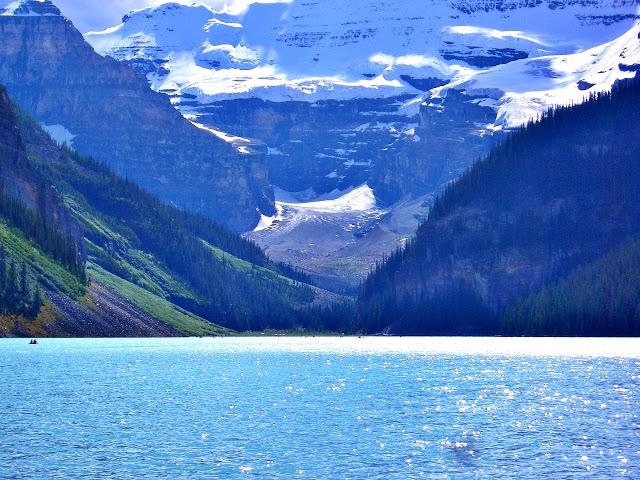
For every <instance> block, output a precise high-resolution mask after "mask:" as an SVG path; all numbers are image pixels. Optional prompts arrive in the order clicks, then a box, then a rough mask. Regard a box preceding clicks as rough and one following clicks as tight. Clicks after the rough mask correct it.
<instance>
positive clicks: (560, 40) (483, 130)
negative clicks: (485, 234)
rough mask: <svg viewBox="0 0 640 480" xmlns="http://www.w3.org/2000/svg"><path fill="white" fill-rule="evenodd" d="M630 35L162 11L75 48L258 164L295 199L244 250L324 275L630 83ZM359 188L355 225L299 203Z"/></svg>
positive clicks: (449, 8)
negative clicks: (131, 77)
mask: <svg viewBox="0 0 640 480" xmlns="http://www.w3.org/2000/svg"><path fill="white" fill-rule="evenodd" d="M639 19H640V0H518V1H510V0H475V1H461V0H426V1H421V2H404V1H397V0H396V1H392V0H351V1H349V2H344V1H338V0H322V1H309V0H304V1H303V0H292V1H291V2H289V3H271V4H269V3H255V4H252V5H250V7H249V8H248V9H247V10H246V11H244V12H242V13H239V14H227V13H216V12H214V11H213V10H211V9H209V8H207V7H204V6H198V5H194V6H184V5H179V4H171V3H169V4H165V5H162V6H159V7H155V8H150V9H146V10H140V11H136V12H132V13H130V14H128V15H127V16H125V17H124V19H123V22H122V24H120V25H117V26H115V27H113V28H110V29H107V30H105V31H103V32H90V33H88V34H86V38H87V40H88V41H89V43H91V44H92V45H93V47H94V48H95V49H96V50H97V51H98V52H99V53H101V54H102V55H109V56H112V57H114V58H116V59H118V60H120V61H122V62H125V63H128V64H131V65H133V66H134V67H135V68H136V69H137V70H138V71H139V72H141V73H143V74H145V75H146V76H147V79H148V81H149V83H150V85H151V86H152V88H153V89H154V90H156V91H159V92H163V93H166V94H167V95H169V96H170V97H171V99H172V102H173V104H174V106H176V108H178V109H179V110H180V111H181V112H182V113H183V115H185V116H186V117H187V118H189V119H190V120H191V121H192V122H194V123H196V124H198V125H199V126H200V127H202V128H207V129H210V131H214V132H216V133H217V134H218V135H219V137H220V138H223V139H226V140H227V141H229V142H230V143H233V144H234V146H235V147H236V148H237V149H238V150H240V151H241V150H242V149H249V150H259V151H263V152H264V153H265V154H267V159H268V168H269V178H270V180H271V182H272V183H273V184H274V185H275V186H276V187H278V188H279V189H280V191H281V192H282V191H285V192H298V193H297V194H293V195H294V197H296V198H297V199H298V200H296V201H295V202H286V201H283V200H280V202H279V204H278V205H279V208H280V209H281V213H282V215H276V216H274V217H269V220H266V224H264V223H263V224H261V225H260V226H259V227H260V228H259V229H258V230H259V231H257V232H253V233H252V234H251V236H252V238H254V239H256V241H257V242H258V243H259V244H260V245H262V246H263V247H265V248H267V249H268V250H269V252H270V254H271V255H272V256H274V258H278V259H282V260H287V261H292V262H294V263H296V264H297V265H302V266H304V267H305V268H307V270H310V271H313V270H314V269H313V265H316V266H317V265H320V264H323V265H324V267H322V268H321V269H320V270H323V271H324V272H325V273H326V272H334V271H339V270H341V268H342V267H343V266H344V265H346V264H348V265H354V264H356V263H357V261H356V260H357V259H358V258H359V256H360V257H366V258H367V262H368V261H369V260H370V259H372V258H374V257H375V256H376V255H377V256H378V257H379V256H380V255H381V254H382V253H383V252H385V251H389V250H391V249H393V248H394V246H396V245H398V244H399V242H402V241H403V240H404V239H406V238H407V236H410V235H411V234H412V233H413V231H414V230H415V228H416V226H417V224H418V222H419V221H420V219H422V218H424V215H425V214H426V212H427V211H428V208H429V206H430V202H431V199H432V198H433V195H434V194H437V193H438V192H439V191H440V190H441V189H442V188H443V186H444V185H446V184H447V183H448V182H450V181H451V180H453V179H455V178H457V177H458V176H459V175H460V174H461V173H462V172H464V170H465V169H467V168H468V167H469V165H470V164H471V163H472V162H473V161H475V160H476V159H478V158H480V157H482V156H483V155H484V154H486V153H487V152H488V151H489V149H490V148H491V146H492V145H493V144H494V143H495V141H496V139H497V138H499V136H500V132H501V131H503V130H504V129H508V128H512V127H514V126H517V125H519V124H521V123H523V122H526V121H527V120H529V119H531V118H535V117H536V116H538V115H539V114H540V113H541V112H543V111H544V110H546V109H548V108H550V107H552V106H554V105H558V104H566V103H571V102H580V101H582V99H584V98H586V97H587V96H588V95H589V94H591V93H593V92H598V91H602V90H606V89H609V88H611V86H612V85H613V84H614V83H615V81H616V80H618V79H621V78H627V77H629V76H633V75H635V73H636V71H637V70H638V65H640V58H639V54H638V49H639V45H638V43H639V39H638V26H637V23H638V20H639ZM362 185H367V186H368V187H370V188H371V194H372V195H373V198H374V199H375V205H374V206H373V207H371V208H368V209H365V210H364V211H359V212H344V211H340V212H333V213H332V212H322V214H318V212H317V211H316V210H314V209H313V208H312V207H311V208H310V207H308V206H305V205H304V204H305V202H311V203H312V204H313V202H315V201H317V200H318V199H322V198H324V197H326V196H327V195H329V196H331V197H332V198H333V197H335V198H337V199H339V198H341V195H343V194H345V193H344V192H347V193H346V194H348V192H351V191H352V190H353V189H354V188H359V187H360V186H362ZM360 188H361V187H360ZM300 192H302V193H300ZM287 195H288V196H290V195H291V194H287ZM287 195H285V198H286V197H287ZM286 203H290V204H291V203H293V205H295V206H292V205H285V204H286ZM301 212H303V213H301ZM309 212H312V213H311V214H309ZM363 215H365V216H366V215H369V216H370V217H371V218H372V222H370V223H367V222H365V223H366V227H365V228H364V229H363V230H362V229H360V228H359V227H358V225H361V222H360V219H361V218H362V216H363ZM354 225H355V226H356V227H355V228H354ZM296 238H297V239H298V240H295V239H296ZM303 239H304V240H303ZM336 239H339V241H338V243H336ZM294 240H295V241H294ZM296 242H297V243H296ZM310 243H311V244H313V247H314V248H307V247H308V246H309V245H308V244H310ZM318 245H333V246H332V247H331V249H330V250H331V251H328V250H326V249H320V250H321V252H320V253H318V252H319V249H318ZM365 245H368V246H365ZM359 249H360V250H362V251H364V250H366V251H367V252H369V253H370V255H369V253H368V254H367V255H364V254H362V253H359V251H358V250H359ZM332 262H333V263H332ZM367 262H361V265H360V268H361V271H360V277H362V276H363V275H364V274H366V271H367V270H368V267H369V263H370V262H369V263H367ZM312 264H313V265H312ZM329 264H331V265H329ZM313 273H322V272H320V271H319V270H316V271H314V272H313Z"/></svg>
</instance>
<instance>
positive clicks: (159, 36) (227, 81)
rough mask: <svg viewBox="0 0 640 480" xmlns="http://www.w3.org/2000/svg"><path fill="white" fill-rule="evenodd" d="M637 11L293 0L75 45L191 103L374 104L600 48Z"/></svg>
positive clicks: (605, 0) (622, 6)
mask: <svg viewBox="0 0 640 480" xmlns="http://www.w3.org/2000/svg"><path fill="white" fill-rule="evenodd" d="M639 5H640V3H639V2H638V1H637V0H625V1H612V0H600V1H597V0H582V1H576V0H560V1H558V0H545V1H500V0H481V1H474V2H468V1H460V0H457V1H450V0H428V1H422V2H398V1H388V0H358V1H350V2H344V1H340V0H323V1H322V2H308V1H300V0H295V1H292V2H291V3H256V4H253V5H251V6H250V7H249V9H248V10H247V11H246V12H244V13H242V14H240V15H235V16H234V15H228V14H216V13H215V12H214V11H212V10H211V9H209V8H207V7H205V6H197V5H196V6H184V5H179V4H172V3H168V4H165V5H161V6H159V7H155V8H150V9H146V10H141V11H137V12H132V13H131V14H129V15H127V16H125V17H124V18H123V23H122V24H121V25H118V26H116V27H113V28H110V29H108V30H105V31H103V32H95V33H88V34H87V35H86V38H87V39H88V40H89V42H90V43H91V44H92V45H93V46H94V48H95V49H96V50H97V51H98V52H100V53H102V54H108V55H110V56H113V57H114V58H117V59H119V60H125V61H131V62H136V63H139V64H143V63H144V64H146V69H147V72H148V73H149V74H150V79H151V80H152V83H153V86H154V89H156V90H163V91H167V92H173V93H175V94H183V95H184V94H186V95H189V96H190V95H195V96H197V97H198V99H199V100H200V101H201V102H205V101H212V100H223V99H229V98H247V97H258V98H261V99H265V100H273V101H289V100H307V101H317V100H319V99H334V100H335V99H345V98H362V97H376V98H377V97H380V96H394V95H400V94H403V93H415V92H416V86H419V84H420V82H412V81H411V78H417V79H420V80H422V81H425V80H427V79H433V81H445V80H448V79H451V78H452V77H455V76H457V75H460V74H464V73H468V72H467V70H468V69H469V68H471V69H474V70H477V69H482V68H486V67H491V66H495V65H499V64H504V63H508V62H510V61H513V60H517V59H522V58H532V57H538V56H542V55H549V54H566V53H574V52H577V51H583V50H585V49H588V48H591V47H594V46H597V45H600V44H602V43H605V42H607V41H610V40H612V39H614V38H616V37H617V36H619V35H621V34H622V33H624V32H625V31H626V30H627V29H628V28H629V26H630V23H631V21H632V20H633V19H634V18H636V16H637V10H638V6H639ZM436 79H437V80H436ZM412 84H413V85H412Z"/></svg>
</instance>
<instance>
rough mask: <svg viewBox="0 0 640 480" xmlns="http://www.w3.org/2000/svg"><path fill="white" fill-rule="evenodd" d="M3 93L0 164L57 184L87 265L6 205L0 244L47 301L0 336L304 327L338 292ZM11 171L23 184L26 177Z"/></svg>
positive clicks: (54, 188)
mask: <svg viewBox="0 0 640 480" xmlns="http://www.w3.org/2000/svg"><path fill="white" fill-rule="evenodd" d="M0 98H4V99H5V102H4V103H0V119H1V121H2V123H3V125H4V126H5V127H6V128H5V129H4V131H5V132H8V134H7V135H5V136H6V137H7V140H6V141H5V142H4V143H5V144H8V143H9V142H10V141H13V144H12V145H13V151H12V152H13V153H12V155H9V154H8V153H7V152H8V150H7V149H5V150H0V154H2V155H0V165H2V168H5V167H6V165H11V162H12V161H13V158H14V157H15V156H16V155H18V156H19V157H20V159H21V165H23V168H24V169H25V170H26V171H28V172H29V175H31V176H32V177H33V178H34V179H37V180H38V181H39V182H40V183H41V184H42V185H45V186H46V188H48V189H49V190H50V191H51V192H53V193H52V195H53V194H55V199H56V202H55V204H54V206H47V208H46V210H47V211H49V210H51V211H60V212H62V213H60V216H61V218H66V219H67V221H68V222H69V224H71V225H73V226H74V228H73V231H74V232H76V233H78V232H79V236H78V237H71V236H68V235H67V236H65V237H63V238H65V239H67V240H69V241H71V240H73V242H76V241H77V242H79V244H81V245H84V246H83V247H82V251H83V252H84V254H83V256H82V257H80V256H79V258H81V259H82V264H83V266H84V263H85V260H86V274H85V270H84V268H82V271H81V272H75V271H73V269H71V268H69V266H65V265H64V264H62V263H61V262H60V261H59V260H56V259H55V258H52V256H51V255H50V254H49V253H48V252H47V251H46V249H45V247H43V246H41V245H39V244H38V243H37V241H36V240H37V239H32V238H29V236H28V231H22V230H20V228H17V227H16V226H15V225H11V224H9V223H6V222H7V218H6V216H5V215H4V212H3V211H0V217H2V218H3V219H4V220H5V223H0V234H2V235H0V243H1V244H2V245H3V246H5V247H6V248H7V250H8V252H9V256H10V257H11V258H15V259H16V261H17V262H18V264H21V263H20V262H22V263H25V264H27V266H28V268H29V272H30V273H29V274H28V276H29V278H30V279H31V280H32V283H34V284H35V285H38V287H33V288H34V290H35V289H36V288H38V289H42V291H43V294H44V297H45V299H46V300H45V302H44V304H43V307H42V309H41V311H40V312H39V314H38V315H36V316H35V318H22V317H18V316H16V315H9V317H7V318H3V320H2V322H1V323H0V328H2V333H1V334H3V335H24V334H27V333H28V334H30V335H35V334H38V335H45V334H49V335H74V336H94V335H99V336H131V335H176V334H183V335H184V334H187V335H215V334H219V333H224V332H226V331H227V330H226V329H225V328H221V327H219V326H218V325H224V326H225V327H228V328H232V329H235V330H249V329H251V330H260V329H264V328H278V329H282V328H296V327H299V326H305V321H306V318H307V317H308V316H309V315H310V313H309V314H306V313H305V312H307V311H309V312H311V310H310V309H312V308H313V309H314V315H315V317H314V318H317V316H318V315H317V311H316V309H317V307H319V306H321V305H324V304H327V303H335V302H336V301H339V299H336V298H335V297H332V296H328V295H324V292H322V291H319V290H318V289H313V288H312V287H309V286H307V285H305V284H303V283H301V280H304V276H303V275H300V274H298V272H296V271H295V270H293V269H291V268H290V267H288V266H286V265H280V264H276V263H273V262H271V261H270V260H269V259H268V258H267V257H266V256H265V255H264V253H263V252H262V251H261V250H260V249H259V248H258V247H257V246H256V245H255V244H253V243H252V242H249V241H247V240H244V239H242V238H241V237H239V236H238V235H236V234H233V233H231V232H230V231H229V230H227V229H226V228H225V227H223V226H221V225H218V224H216V223H214V222H212V221H211V220H209V219H207V218H206V217H203V216H199V215H196V214H191V213H186V212H184V211H181V210H178V209H176V208H174V207H171V206H167V205H165V204H163V203H162V202H160V201H159V200H157V199H156V198H155V197H153V196H152V195H151V194H149V193H146V192H144V191H143V190H141V189H140V187H138V186H136V185H135V184H134V183H132V182H130V181H127V180H124V179H121V178H120V177H118V176H117V175H116V174H114V173H113V172H112V171H111V170H110V169H109V168H108V167H107V166H105V165H103V164H99V163H97V162H95V161H94V160H91V159H89V158H86V157H83V156H81V155H79V154H77V153H76V152H74V151H72V150H70V149H68V148H65V147H59V146H57V145H56V144H55V143H54V141H53V140H52V139H51V138H50V137H49V136H48V134H47V133H46V132H44V131H43V130H42V129H41V127H40V126H39V125H38V124H37V123H35V122H34V121H33V120H32V119H31V118H30V117H29V115H28V114H27V113H25V112H24V111H22V110H20V109H19V108H18V107H15V106H12V105H11V104H9V103H8V97H7V96H6V95H3V96H0ZM16 112H17V114H16ZM11 124H13V128H11V127H10V125H11ZM1 143H2V142H0V144H1ZM5 153H6V154H5ZM5 170H6V168H5ZM8 177H9V178H11V179H12V181H15V182H17V183H20V184H26V182H25V181H24V180H23V178H24V177H20V178H18V177H17V176H15V175H8ZM21 198H22V196H20V195H16V199H17V200H18V201H17V203H19V205H20V206H21V208H22V209H23V210H25V211H26V212H32V211H33V210H31V209H30V208H29V207H27V206H26V205H25V204H23V203H20V202H19V200H21ZM23 210H20V212H22V211H23ZM25 215H27V214H25ZM63 226H64V224H61V226H59V227H57V228H58V229H56V230H55V231H56V232H58V231H63V230H60V229H62V227H63ZM74 245H75V243H74ZM34 247H36V248H34ZM76 248H77V250H78V251H80V247H76ZM85 275H86V277H85ZM291 277H294V278H297V280H296V279H294V278H291ZM85 278H87V279H88V281H85Z"/></svg>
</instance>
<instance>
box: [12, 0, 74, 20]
mask: <svg viewBox="0 0 640 480" xmlns="http://www.w3.org/2000/svg"><path fill="white" fill-rule="evenodd" d="M0 15H2V16H16V17H43V16H47V17H59V16H62V13H61V12H60V10H59V9H58V7H56V6H55V5H54V4H53V2H52V1H51V0H18V1H16V2H12V3H10V4H9V5H7V6H6V7H5V8H4V9H3V10H2V13H1V14H0Z"/></svg>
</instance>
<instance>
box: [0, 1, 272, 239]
mask: <svg viewBox="0 0 640 480" xmlns="http://www.w3.org/2000/svg"><path fill="white" fill-rule="evenodd" d="M23 3H29V2H28V1H27V2H23ZM45 3H46V4H48V5H50V6H51V8H53V9H55V11H56V12H57V14H55V15H52V14H47V15H20V14H19V12H18V13H14V14H13V15H3V16H0V83H3V84H4V85H5V86H6V87H7V89H8V91H9V93H10V95H11V96H12V98H13V99H14V100H15V101H17V102H18V103H19V104H20V105H21V106H22V107H23V108H25V110H26V111H27V112H29V113H30V114H31V115H32V116H33V117H34V118H36V119H37V120H38V122H40V123H41V124H42V125H45V126H46V128H48V129H49V131H51V132H54V133H55V134H56V135H57V136H58V138H59V139H60V140H64V141H66V142H69V143H72V144H73V147H74V148H75V149H76V150H77V151H79V152H81V153H83V154H86V155H90V156H92V157H94V158H96V159H97V160H99V161H101V162H104V163H106V164H107V165H109V166H110V167H111V168H113V169H114V170H115V171H116V172H118V173H119V174H121V175H123V176H126V177H127V178H129V179H131V180H133V181H135V182H136V183H137V184H138V185H140V186H142V187H144V188H145V189H147V190H148V191H150V192H152V193H154V194H155V195H158V196H159V197H160V198H161V199H163V200H164V201H167V202H172V203H174V204H175V205H178V206H180V207H181V208H187V209H190V210H193V211H198V212H201V213H202V214H204V215H206V216H208V217H211V218H215V219H217V220H218V221H220V222H222V223H224V224H226V225H228V226H229V227H231V228H233V229H236V230H238V231H245V230H248V229H250V228H252V227H253V226H254V225H255V224H256V223H257V221H258V219H259V212H260V211H261V212H263V213H266V214H271V213H273V211H274V210H273V194H272V192H271V189H270V187H269V186H268V182H267V175H266V169H265V166H264V158H263V156H261V155H240V154H239V153H238V152H237V151H236V150H235V149H234V148H233V147H232V146H231V145H229V144H227V143H226V142H223V141H222V140H220V139H218V138H216V137H215V136H213V135H212V134H211V133H209V132H206V131H203V130H200V129H198V128H196V127H195V126H193V125H192V124H191V123H190V122H188V121H187V120H186V119H184V118H183V117H182V116H181V115H180V114H179V113H178V112H177V111H176V110H175V109H174V108H173V107H172V106H171V103H170V101H169V99H168V98H167V97H166V96H165V95H162V94H159V93H156V92H153V91H151V90H150V88H149V86H148V84H147V82H146V80H145V79H144V78H142V77H141V76H139V75H138V74H136V73H135V72H134V71H133V70H132V69H131V68H129V67H128V66H125V65H123V64H121V63H119V62H117V61H115V60H113V59H111V58H108V57H106V58H105V57H101V56H100V55H98V54H97V53H95V52H94V50H93V49H92V48H91V46H90V45H88V44H87V43H86V42H85V41H84V39H83V37H82V35H81V34H80V32H78V31H77V30H76V29H75V28H74V26H73V25H72V24H71V22H69V21H68V20H67V19H66V18H64V17H63V16H62V15H61V14H60V12H59V11H58V10H57V9H56V8H55V7H54V6H53V5H52V4H51V2H49V1H47V2H45Z"/></svg>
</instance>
